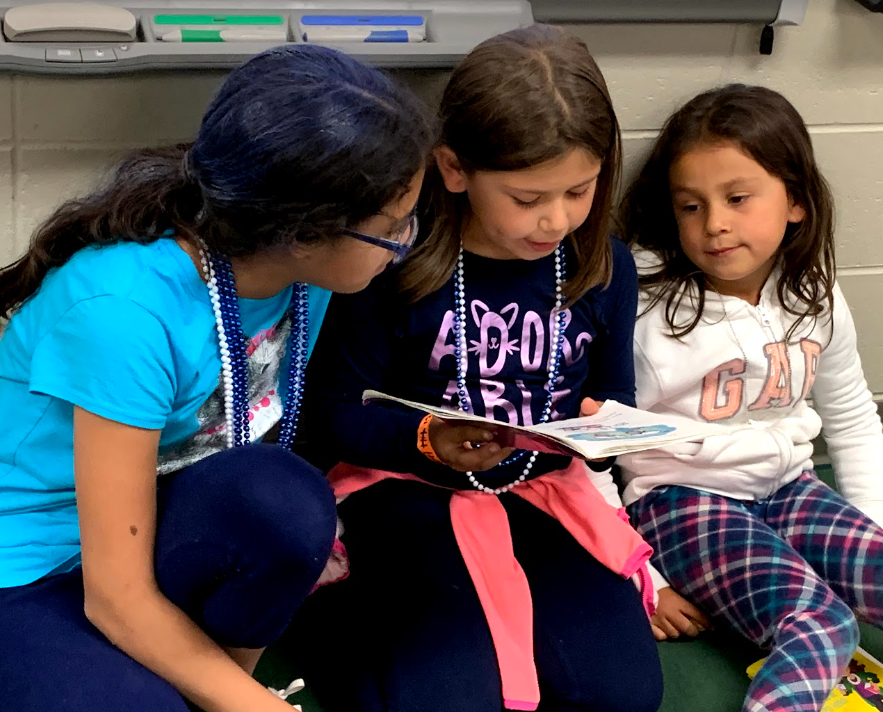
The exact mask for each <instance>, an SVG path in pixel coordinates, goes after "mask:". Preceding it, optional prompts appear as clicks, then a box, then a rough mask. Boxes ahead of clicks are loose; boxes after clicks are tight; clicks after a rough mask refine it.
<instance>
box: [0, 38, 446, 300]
mask: <svg viewBox="0 0 883 712" xmlns="http://www.w3.org/2000/svg"><path fill="white" fill-rule="evenodd" d="M433 138H434V136H433V134H432V132H431V129H430V124H429V122H428V120H427V116H426V113H425V109H424V108H423V105H422V104H421V103H420V102H419V101H418V100H417V99H416V98H415V97H414V96H413V95H412V94H411V93H410V92H409V91H408V90H406V89H404V88H402V87H401V86H399V85H398V84H396V83H395V82H393V81H392V80H391V79H389V78H388V77H387V76H385V75H384V74H382V73H381V72H379V71H378V70H376V69H372V68H370V67H366V66H365V65H363V64H360V63H359V62H357V61H356V60H354V59H352V58H350V57H348V56H346V55H344V54H342V53H339V52H336V51H334V50H330V49H326V48H323V47H318V46H314V45H293V46H287V47H280V48H276V49H273V50H270V51H268V52H265V53H263V54H261V55H258V56H257V57H255V58H253V59H252V60H250V61H248V62H247V63H245V64H244V65H242V66H241V67H239V68H238V69H236V70H234V71H233V72H232V73H231V74H230V75H229V77H228V78H227V80H226V82H225V83H224V85H223V86H222V87H221V89H220V91H219V92H218V94H217V96H216V97H215V98H214V100H213V101H212V103H211V105H210V106H209V108H208V111H207V112H206V114H205V116H204V117H203V120H202V125H201V127H200V130H199V134H198V136H197V138H196V141H195V142H194V143H193V144H182V145H178V146H174V147H169V148H159V149H148V150H140V151H136V152H134V153H132V154H131V155H129V156H128V158H126V159H125V160H123V161H122V163H121V164H120V165H119V166H118V167H117V169H116V171H115V173H114V174H113V175H112V177H111V178H110V180H109V181H107V182H106V184H105V185H104V187H102V188H100V189H98V190H97V191H95V192H93V193H92V194H91V195H88V196H86V197H85V198H81V199H77V200H70V201H68V202H66V203H64V204H63V205H62V206H61V207H59V208H58V209H57V210H56V211H55V213H54V214H53V215H52V216H51V217H50V218H49V219H48V220H47V221H46V222H45V223H44V224H43V225H42V226H41V227H40V228H39V229H38V230H37V231H36V233H35V234H34V236H33V239H32V241H31V244H30V247H29V249H28V252H27V253H26V254H25V255H24V256H23V257H22V258H21V259H19V260H18V261H17V262H15V263H13V264H12V265H10V266H8V267H5V268H3V269H0V316H6V317H8V316H10V315H11V313H12V311H13V310H14V309H15V308H16V307H18V306H19V305H20V304H21V303H22V302H24V301H25V300H26V299H27V298H28V297H30V296H31V295H32V294H33V293H34V292H35V291H36V290H37V289H38V288H39V287H40V284H41V283H42V281H43V279H44V278H45V276H46V274H47V273H48V271H49V270H50V269H52V268H54V267H59V266H61V265H63V264H64V263H65V262H67V261H68V260H69V259H70V258H71V257H72V256H73V255H74V254H75V253H76V252H77V251H79V250H81V249H83V248H84V247H86V246H88V245H94V244H111V243H114V242H119V241H131V242H140V243H148V242H152V241H154V240H156V239H158V238H160V237H162V236H164V235H167V234H170V233H169V231H171V232H172V233H185V234H187V233H194V234H197V235H199V236H200V237H201V238H202V239H203V240H205V242H206V243H207V244H208V246H209V247H210V248H212V249H213V250H216V251H218V252H220V253H223V254H225V255H227V256H228V257H243V256H247V255H251V254H254V253H257V252H260V251H263V250H266V249H268V248H271V247H274V246H277V245H284V244H291V243H294V242H297V243H303V244H307V243H311V242H318V241H322V240H333V239H337V238H338V236H339V235H340V231H341V228H343V227H346V226H347V225H355V224H358V223H359V222H361V221H363V220H365V219H367V218H369V217H371V216H372V215H375V214H377V213H378V212H379V211H380V210H381V209H382V208H383V207H385V206H386V205H388V204H389V203H391V202H393V201H395V200H396V199H398V198H399V197H401V196H402V195H404V194H405V193H406V192H407V189H408V187H409V185H410V182H411V180H412V178H413V177H414V175H415V174H416V173H417V171H419V170H420V168H421V167H422V166H423V164H424V162H425V160H426V155H427V153H428V151H429V149H430V147H431V145H432V140H433Z"/></svg>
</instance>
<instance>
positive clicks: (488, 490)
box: [454, 245, 565, 495]
mask: <svg viewBox="0 0 883 712" xmlns="http://www.w3.org/2000/svg"><path fill="white" fill-rule="evenodd" d="M563 283H564V258H563V251H562V247H561V245H558V247H557V248H556V249H555V308H554V309H553V310H552V317H553V324H554V326H553V327H552V338H551V340H550V342H549V361H548V364H547V368H548V371H549V378H548V380H547V382H546V390H547V391H548V393H549V395H548V399H547V401H546V406H545V408H543V413H542V415H541V416H540V422H541V423H545V422H547V421H548V420H549V418H551V416H552V393H553V391H554V388H555V381H556V380H557V378H558V368H559V365H560V361H561V351H562V349H561V342H560V341H559V339H560V338H561V336H562V331H563V321H564V318H565V315H564V312H562V311H561V307H562V305H563V304H564V294H563V291H562V284H563ZM464 288H465V280H464V278H463V248H462V247H461V248H460V254H459V256H458V257H457V271H456V273H455V275H454V330H455V332H456V351H457V352H459V353H455V356H457V393H458V396H459V407H460V410H462V411H463V412H469V392H468V390H467V388H466V372H467V369H468V365H469V355H468V354H469V352H468V350H467V342H466V293H465V289H464ZM538 454H539V453H538V451H537V450H534V451H533V452H531V454H530V457H529V458H528V460H527V464H526V465H525V466H524V470H523V471H522V473H521V475H520V476H519V477H518V479H517V480H515V481H513V482H510V483H509V484H507V485H504V486H503V487H497V488H492V487H486V486H485V485H483V484H481V482H479V481H478V479H476V477H475V474H474V473H473V472H467V473H466V477H467V478H468V480H469V484H471V485H472V486H473V487H474V488H475V489H477V490H478V491H479V492H484V493H485V494H495V495H500V494H503V493H505V492H508V491H509V490H511V489H513V488H514V487H517V486H518V485H520V484H522V483H523V482H524V481H525V480H526V479H527V476H528V475H529V474H530V471H531V470H532V469H533V466H534V463H535V462H536V461H537V455H538Z"/></svg>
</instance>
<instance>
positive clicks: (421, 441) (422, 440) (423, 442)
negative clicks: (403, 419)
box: [417, 415, 441, 463]
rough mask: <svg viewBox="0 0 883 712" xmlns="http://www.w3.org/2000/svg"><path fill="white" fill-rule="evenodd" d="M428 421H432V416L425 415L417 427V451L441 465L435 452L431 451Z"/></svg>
mask: <svg viewBox="0 0 883 712" xmlns="http://www.w3.org/2000/svg"><path fill="white" fill-rule="evenodd" d="M430 420H432V416H431V415H427V416H426V417H425V418H424V419H423V420H421V421H420V425H419V426H417V449H418V450H419V451H420V452H422V453H423V454H424V455H426V457H427V458H429V459H430V460H432V461H433V462H438V463H441V460H440V459H439V457H438V455H436V454H435V450H433V448H432V443H431V442H430V440H429V421H430Z"/></svg>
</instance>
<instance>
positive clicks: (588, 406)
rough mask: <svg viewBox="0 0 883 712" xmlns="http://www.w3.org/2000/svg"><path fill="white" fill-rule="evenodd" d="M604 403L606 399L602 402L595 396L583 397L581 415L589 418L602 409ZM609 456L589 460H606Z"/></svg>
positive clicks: (580, 408)
mask: <svg viewBox="0 0 883 712" xmlns="http://www.w3.org/2000/svg"><path fill="white" fill-rule="evenodd" d="M602 405H604V401H601V402H600V403H599V402H598V401H596V400H595V399H594V398H583V401H582V403H580V404H579V417H580V418H587V417H588V416H590V415H595V413H597V412H598V411H599V410H601V406H602ZM605 459H607V458H604V457H602V458H598V459H595V460H589V462H604V460H605Z"/></svg>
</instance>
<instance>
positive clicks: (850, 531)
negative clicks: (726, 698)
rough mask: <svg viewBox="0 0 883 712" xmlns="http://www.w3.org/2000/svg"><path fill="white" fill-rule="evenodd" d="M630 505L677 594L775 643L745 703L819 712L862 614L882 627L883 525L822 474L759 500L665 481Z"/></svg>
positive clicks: (753, 708)
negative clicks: (833, 486)
mask: <svg viewBox="0 0 883 712" xmlns="http://www.w3.org/2000/svg"><path fill="white" fill-rule="evenodd" d="M629 511H630V514H631V517H632V521H633V522H634V524H635V526H636V527H637V529H638V531H640V532H641V534H642V535H643V536H644V538H645V539H646V540H647V542H648V543H649V544H650V545H651V546H652V547H653V549H654V551H655V554H654V556H653V564H654V565H655V566H656V567H657V568H658V569H659V570H660V571H661V572H662V574H663V575H664V576H665V577H666V578H667V579H668V581H669V582H670V583H671V585H672V587H673V588H674V589H675V590H676V591H678V592H679V593H680V594H681V595H683V596H684V597H685V598H687V599H689V600H691V601H692V602H693V603H695V604H696V605H697V606H699V607H700V608H702V609H703V610H704V611H706V612H707V613H709V614H711V615H713V616H715V617H716V618H717V619H718V620H721V619H722V620H725V621H726V622H727V623H729V624H730V625H731V626H732V627H733V628H735V629H736V630H738V631H739V632H740V633H742V634H743V635H744V636H745V637H747V638H749V639H750V640H752V641H754V642H755V643H757V644H759V645H763V646H767V647H769V648H771V653H770V656H769V658H768V659H767V661H766V662H765V663H764V665H763V667H762V668H761V669H760V672H759V673H758V674H757V676H756V677H755V678H754V680H753V681H752V683H751V685H750V687H749V689H748V695H747V697H746V698H745V703H744V705H743V707H742V710H743V712H784V711H785V710H788V711H789V712H817V711H818V710H820V709H821V707H822V705H823V704H824V702H825V699H826V698H827V697H828V695H829V694H830V692H831V691H832V690H833V688H834V685H835V684H836V682H837V680H838V679H839V678H840V676H841V675H842V674H843V671H844V670H845V669H846V666H847V664H848V662H849V659H850V657H851V655H852V653H853V651H854V650H855V647H856V646H857V645H858V627H857V624H856V616H858V617H859V618H861V619H862V620H866V621H868V622H869V623H872V624H874V625H877V626H883V529H881V528H880V527H878V526H877V525H876V524H874V523H873V522H872V521H871V520H870V519H868V518H867V517H866V516H865V515H863V514H862V513H861V512H859V511H858V510H857V509H856V508H855V507H853V506H852V505H850V504H849V503H848V502H847V501H846V500H845V499H843V497H841V496H840V495H838V494H837V493H836V492H834V491H833V490H832V489H830V488H829V487H828V486H827V485H825V484H824V483H822V482H821V481H819V480H818V478H817V477H816V476H815V474H814V473H810V472H805V473H803V474H802V475H801V476H800V477H799V478H798V479H797V480H795V481H794V482H791V483H790V484H788V485H785V486H784V487H782V488H781V489H780V490H779V491H778V492H776V493H775V494H774V495H772V496H771V497H769V498H768V499H764V500H760V501H754V502H745V501H740V500H735V499H729V498H727V497H722V496H720V495H716V494H711V493H709V492H704V491H701V490H695V489H692V488H689V487H680V486H672V487H661V488H658V489H655V490H653V491H652V492H650V493H649V494H647V495H646V496H644V497H643V498H641V499H640V500H638V501H637V502H635V503H634V504H632V505H631V507H630V508H629ZM853 611H854V612H855V613H854V614H853Z"/></svg>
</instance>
